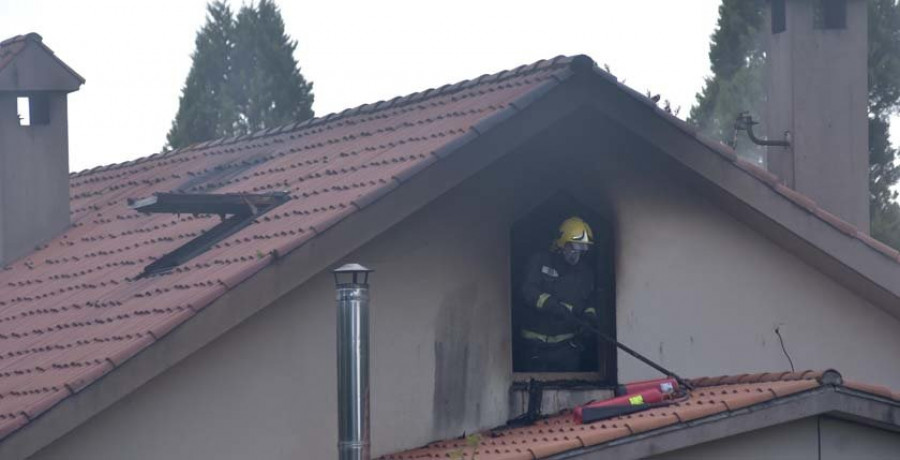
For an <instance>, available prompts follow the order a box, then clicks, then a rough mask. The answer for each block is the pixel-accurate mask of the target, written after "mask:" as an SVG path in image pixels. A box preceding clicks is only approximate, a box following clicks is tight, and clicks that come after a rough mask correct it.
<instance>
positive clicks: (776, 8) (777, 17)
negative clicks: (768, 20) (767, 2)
mask: <svg viewBox="0 0 900 460" xmlns="http://www.w3.org/2000/svg"><path fill="white" fill-rule="evenodd" d="M784 2H785V0H772V33H773V34H777V33H781V32H784V31H785V30H787V17H786V14H787V12H786V11H785V4H784Z"/></svg>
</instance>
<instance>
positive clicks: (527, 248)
mask: <svg viewBox="0 0 900 460" xmlns="http://www.w3.org/2000/svg"><path fill="white" fill-rule="evenodd" d="M573 215H578V216H579V217H581V218H582V219H584V220H585V221H586V222H587V223H588V224H589V225H590V226H591V228H592V230H593V232H594V236H595V249H594V250H592V251H591V253H589V257H591V261H592V262H591V263H593V264H594V268H595V277H596V282H597V284H598V287H599V285H600V283H602V282H603V280H606V281H607V284H608V285H607V286H606V287H605V288H603V289H602V298H600V299H598V305H601V306H602V311H600V312H599V313H600V321H601V325H600V327H601V330H603V332H604V333H606V334H607V335H608V336H610V337H612V338H613V339H615V338H616V293H615V288H616V283H615V235H614V225H613V214H612V211H611V209H610V210H603V209H594V208H592V207H590V206H587V205H585V204H583V203H581V202H580V201H579V200H577V199H576V198H574V197H573V196H572V195H571V194H569V193H567V192H564V191H559V192H557V193H555V194H553V195H552V196H550V197H549V198H547V199H546V200H544V201H542V202H541V203H539V204H538V205H537V206H535V207H533V208H532V209H531V210H529V211H528V212H526V213H524V214H523V215H521V216H519V217H518V218H517V219H515V221H514V222H513V223H512V225H511V227H510V258H509V262H510V294H511V295H510V307H509V308H510V326H511V327H512V331H511V332H512V334H511V335H512V343H511V347H510V357H511V361H512V363H511V364H512V366H511V367H512V372H513V375H518V376H523V375H524V376H540V375H547V376H550V377H552V378H553V379H559V378H564V379H566V378H569V379H574V380H577V381H581V380H582V379H584V378H589V380H590V385H591V386H593V387H596V388H613V387H614V386H615V385H616V384H617V383H618V363H617V358H618V350H617V349H616V348H615V346H613V345H606V346H604V345H602V342H601V341H600V340H599V339H598V340H597V347H596V349H595V350H594V353H596V356H597V368H596V369H593V370H591V369H589V370H578V371H572V372H541V371H534V370H531V369H528V368H527V367H522V366H521V361H520V360H519V359H517V350H521V347H522V342H521V340H522V339H521V337H520V332H519V331H520V330H521V325H520V323H519V320H518V319H517V316H518V315H517V309H518V308H520V306H519V305H518V303H521V302H523V299H522V298H521V295H522V294H521V284H522V282H523V280H524V276H523V272H524V269H525V266H526V265H527V262H528V259H529V257H530V256H531V255H532V254H533V253H534V252H536V251H538V250H540V249H541V248H542V247H548V246H549V245H550V243H551V242H552V239H553V238H552V237H553V234H554V233H555V231H556V228H557V227H558V226H559V224H560V223H561V222H562V221H563V220H564V219H565V218H567V217H571V216H573ZM534 221H543V222H545V225H543V226H542V228H539V229H532V228H531V227H532V222H534ZM522 228H528V229H529V230H528V231H529V232H530V233H532V235H530V236H525V237H524V239H523V238H521V236H522V235H520V234H518V233H519V232H520V230H521V229H522ZM569 376H571V377H569ZM539 379H542V378H540V377H539ZM574 380H573V381H574ZM553 382H555V384H558V385H555V386H560V385H562V386H560V387H561V388H562V387H565V385H567V384H568V383H571V381H568V380H567V381H565V382H564V383H562V384H560V381H557V380H553ZM583 383H584V382H583Z"/></svg>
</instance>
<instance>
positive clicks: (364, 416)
mask: <svg viewBox="0 0 900 460" xmlns="http://www.w3.org/2000/svg"><path fill="white" fill-rule="evenodd" d="M370 272H371V270H369V269H367V268H366V267H363V266H362V265H358V264H347V265H344V266H343V267H341V268H338V269H336V270H334V277H335V284H336V286H337V303H338V311H337V373H338V376H337V377H338V458H339V459H340V460H369V459H370V444H371V441H370V439H369V435H370V427H369V423H370V422H369V285H368V275H369V273H370Z"/></svg>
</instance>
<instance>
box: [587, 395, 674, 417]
mask: <svg viewBox="0 0 900 460" xmlns="http://www.w3.org/2000/svg"><path fill="white" fill-rule="evenodd" d="M665 398H666V395H665V394H664V393H663V392H662V391H660V390H659V388H648V389H645V390H641V391H638V392H635V393H629V394H626V395H624V396H618V397H615V398H612V399H607V400H605V401H596V402H592V403H588V404H585V405H583V406H579V407H576V408H575V411H574V418H575V423H591V422H594V421H597V420H602V419H605V418H610V417H616V416H620V415H626V414H630V413H633V412H638V411H642V410H645V409H647V408H648V405H650V404H655V403H659V402H662V401H663V400H664V399H665Z"/></svg>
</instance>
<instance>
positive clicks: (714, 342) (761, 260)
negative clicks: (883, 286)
mask: <svg viewBox="0 0 900 460" xmlns="http://www.w3.org/2000/svg"><path fill="white" fill-rule="evenodd" d="M617 177H618V178H619V181H620V182H617V183H616V184H615V186H614V187H612V189H613V190H614V193H615V194H616V198H615V202H616V203H617V205H616V206H617V208H618V210H617V213H618V217H617V219H618V223H617V225H618V232H619V241H620V242H621V246H620V247H619V258H618V262H617V269H616V270H617V273H616V274H617V296H618V300H617V331H618V335H619V338H620V339H621V341H623V342H624V343H626V344H628V345H629V346H631V347H632V348H635V349H636V350H638V351H639V352H641V353H645V354H646V355H647V356H648V357H650V358H651V359H654V360H657V361H658V362H659V363H660V364H662V365H663V366H665V367H668V368H670V369H673V370H675V371H676V372H679V373H680V374H682V375H687V376H704V375H722V374H740V373H745V372H764V371H770V370H785V369H787V370H789V369H790V367H789V363H788V359H787V358H786V357H785V355H784V353H783V352H782V349H781V345H780V344H779V339H778V336H777V335H776V334H775V328H776V327H778V328H779V329H780V332H781V335H782V337H783V338H784V344H785V347H786V349H787V351H788V353H789V354H790V356H791V358H792V359H793V362H794V366H795V367H796V369H797V370H804V369H819V370H824V369H828V368H834V369H837V370H838V371H840V372H841V373H842V374H843V375H844V376H845V377H847V378H851V379H855V380H861V381H865V382H868V383H873V384H881V385H887V386H889V387H893V388H900V366H898V365H892V363H893V364H895V363H896V362H897V361H896V357H897V356H898V355H900V334H898V333H897V331H898V330H900V321H898V319H897V318H895V317H893V316H891V315H889V314H888V313H886V312H885V311H884V310H882V309H880V308H878V307H876V306H873V305H872V304H870V303H868V302H866V301H865V300H863V299H861V298H860V297H859V296H857V295H856V294H854V293H852V292H850V291H849V290H847V289H846V288H844V287H842V286H840V285H839V284H837V283H835V281H834V280H833V279H831V278H829V277H827V276H826V275H824V274H822V273H821V272H819V271H817V270H816V269H814V268H813V267H811V266H809V265H808V264H806V263H805V262H804V261H802V260H800V259H798V258H797V257H795V256H793V255H791V254H789V253H787V252H786V251H784V250H783V249H782V248H781V247H779V246H777V245H775V244H773V242H772V241H770V240H768V239H767V238H766V237H764V236H762V235H760V234H758V233H756V232H755V231H754V230H752V229H750V228H749V227H747V226H746V225H744V224H743V223H741V222H739V221H737V220H736V219H734V218H732V217H730V216H729V215H728V214H726V213H724V212H722V211H721V210H720V209H719V208H717V207H715V206H714V205H712V204H711V203H710V202H709V201H707V200H706V199H705V198H703V197H701V196H699V195H697V194H696V193H693V192H692V191H690V190H688V189H685V188H684V187H683V186H680V185H679V184H677V183H676V182H674V181H672V180H669V179H667V178H665V177H653V176H648V175H646V174H645V175H643V176H640V177H636V176H634V175H633V174H628V173H627V172H624V171H622V172H620V174H618V175H617ZM898 282H900V280H898ZM619 369H620V372H619V378H620V380H622V381H632V380H636V379H642V378H648V377H653V376H654V375H655V374H654V371H652V370H651V369H649V368H648V367H646V366H644V365H643V364H641V363H640V362H637V361H635V360H633V359H630V358H628V357H625V356H623V355H622V354H621V353H620V355H619Z"/></svg>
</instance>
